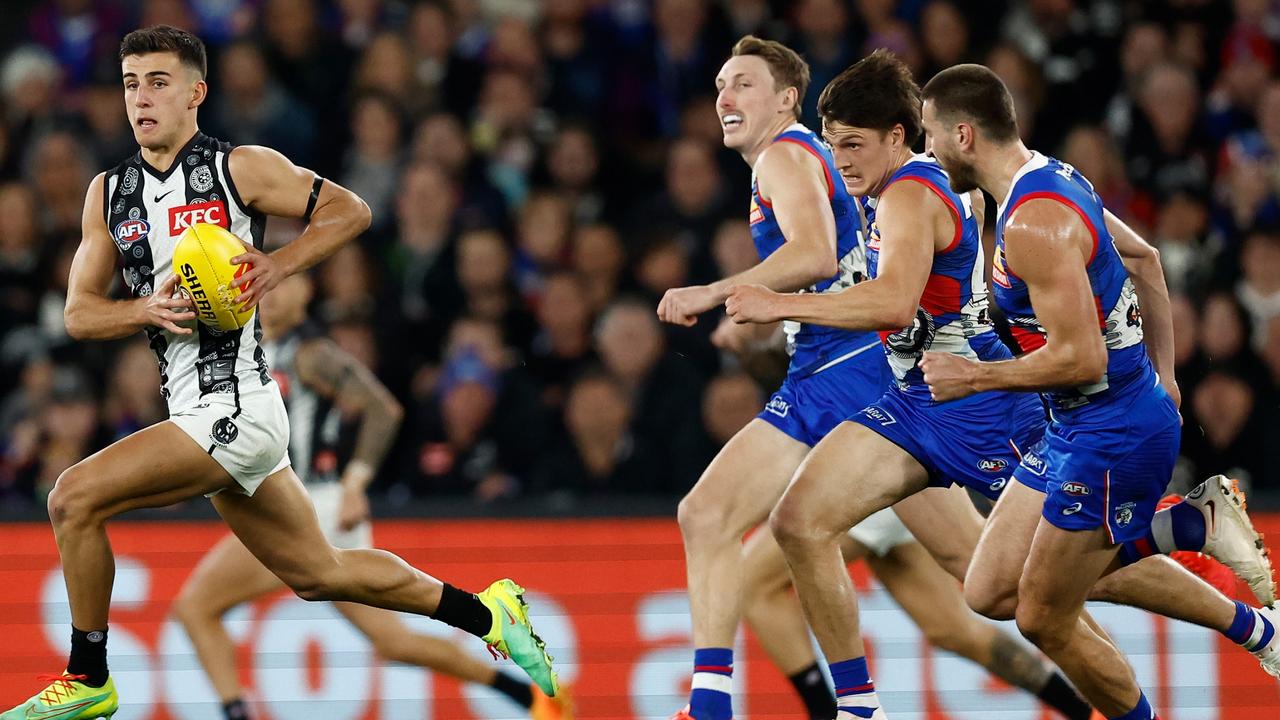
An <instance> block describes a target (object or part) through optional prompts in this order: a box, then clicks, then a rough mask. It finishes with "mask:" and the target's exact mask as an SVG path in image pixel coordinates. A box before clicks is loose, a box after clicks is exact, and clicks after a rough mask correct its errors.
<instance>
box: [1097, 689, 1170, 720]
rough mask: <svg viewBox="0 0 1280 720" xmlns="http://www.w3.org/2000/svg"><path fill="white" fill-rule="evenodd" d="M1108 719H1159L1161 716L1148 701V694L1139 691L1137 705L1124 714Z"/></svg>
mask: <svg viewBox="0 0 1280 720" xmlns="http://www.w3.org/2000/svg"><path fill="white" fill-rule="evenodd" d="M1108 720H1159V718H1157V717H1156V713H1155V711H1154V710H1152V709H1151V703H1149V702H1147V696H1146V695H1145V694H1143V693H1141V692H1139V694H1138V705H1137V707H1135V708H1134V709H1132V710H1130V711H1129V712H1127V713H1125V714H1123V715H1116V716H1114V717H1111V718H1108Z"/></svg>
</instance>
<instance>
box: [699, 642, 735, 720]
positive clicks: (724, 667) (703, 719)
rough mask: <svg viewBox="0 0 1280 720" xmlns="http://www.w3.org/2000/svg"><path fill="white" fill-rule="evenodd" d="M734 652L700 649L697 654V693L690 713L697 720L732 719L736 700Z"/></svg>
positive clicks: (725, 649)
mask: <svg viewBox="0 0 1280 720" xmlns="http://www.w3.org/2000/svg"><path fill="white" fill-rule="evenodd" d="M732 682H733V650H731V649H730V648H698V649H697V650H694V651H693V683H692V686H693V691H692V692H690V693H689V714H691V715H693V717H694V718H696V720H730V718H732V717H733V701H732V696H731V695H730V687H731V685H732Z"/></svg>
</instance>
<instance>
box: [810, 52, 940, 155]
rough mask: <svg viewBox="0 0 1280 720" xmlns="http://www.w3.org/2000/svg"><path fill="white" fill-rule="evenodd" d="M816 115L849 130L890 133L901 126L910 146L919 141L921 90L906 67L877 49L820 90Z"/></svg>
mask: <svg viewBox="0 0 1280 720" xmlns="http://www.w3.org/2000/svg"><path fill="white" fill-rule="evenodd" d="M818 114H819V115H821V116H822V119H823V120H824V121H834V122H838V123H842V124H844V125H848V126H850V127H861V128H872V129H874V130H892V129H893V126H894V125H901V126H902V130H903V133H904V135H905V141H906V145H907V146H911V145H912V144H914V143H915V141H916V140H917V139H918V138H919V137H920V87H919V86H917V85H916V81H915V80H913V79H912V78H911V69H910V68H908V67H907V64H906V63H904V62H902V60H900V59H898V56H897V55H894V54H893V53H891V52H889V51H888V50H885V49H884V48H880V49H879V50H876V51H875V52H873V53H871V54H870V55H868V56H866V57H864V58H862V59H861V60H859V61H858V62H856V63H854V64H853V65H851V66H850V67H848V68H845V70H844V71H843V72H841V73H840V74H839V75H837V76H836V77H835V79H834V80H832V81H831V82H830V83H828V84H827V86H826V87H825V88H823V90H822V94H821V95H819V96H818Z"/></svg>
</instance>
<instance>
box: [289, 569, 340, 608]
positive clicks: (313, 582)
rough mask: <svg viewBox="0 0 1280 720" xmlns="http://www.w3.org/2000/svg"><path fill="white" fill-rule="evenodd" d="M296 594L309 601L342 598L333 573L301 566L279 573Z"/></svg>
mask: <svg viewBox="0 0 1280 720" xmlns="http://www.w3.org/2000/svg"><path fill="white" fill-rule="evenodd" d="M277 577H279V578H280V580H281V581H283V582H284V584H285V585H288V586H289V589H290V590H292V591H293V594H294V595H297V596H298V597H299V598H301V599H303V600H306V601H307V602H324V601H327V600H342V599H343V598H342V597H341V596H340V593H339V592H338V591H337V583H336V582H335V580H334V578H333V574H332V573H326V572H320V571H317V570H313V569H305V568H299V569H296V570H290V571H286V572H281V573H278V574H277Z"/></svg>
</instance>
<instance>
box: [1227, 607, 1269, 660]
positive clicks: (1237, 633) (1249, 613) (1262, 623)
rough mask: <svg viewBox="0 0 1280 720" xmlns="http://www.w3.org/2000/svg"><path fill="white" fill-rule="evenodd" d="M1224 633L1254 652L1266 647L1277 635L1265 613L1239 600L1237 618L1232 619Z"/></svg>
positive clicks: (1229, 638) (1232, 640)
mask: <svg viewBox="0 0 1280 720" xmlns="http://www.w3.org/2000/svg"><path fill="white" fill-rule="evenodd" d="M1222 634H1223V635H1226V636H1227V639H1228V640H1230V641H1231V642H1233V643H1235V644H1237V645H1239V646H1240V647H1242V648H1244V649H1245V650H1248V651H1249V652H1253V651H1254V650H1257V649H1259V648H1264V647H1266V646H1267V643H1269V642H1271V638H1273V637H1275V634H1276V629H1275V627H1274V626H1273V625H1272V624H1271V621H1270V620H1268V619H1267V618H1266V616H1265V615H1263V614H1262V613H1260V612H1258V611H1257V610H1254V609H1253V608H1251V607H1249V606H1248V605H1245V604H1244V603H1242V602H1240V601H1239V600H1237V601H1236V619H1235V620H1232V621H1231V627H1229V628H1227V629H1226V630H1225V631H1224V632H1223V633H1222Z"/></svg>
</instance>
